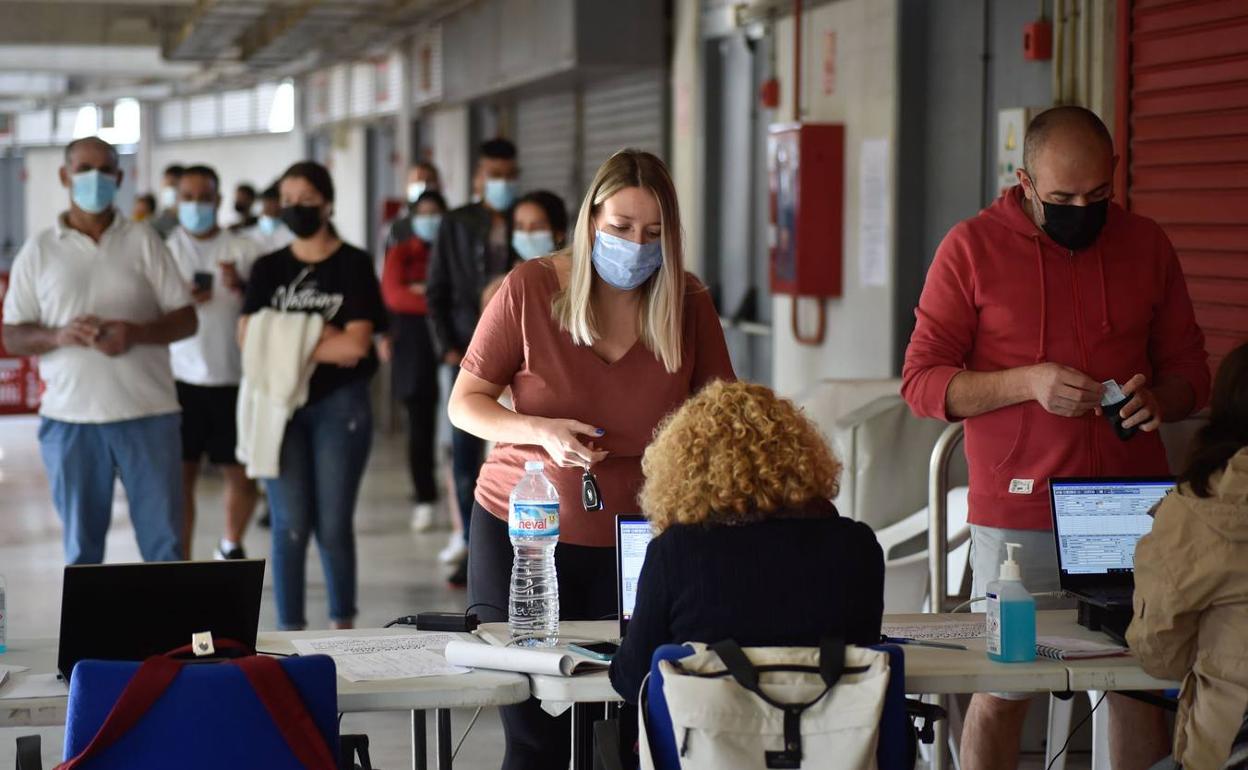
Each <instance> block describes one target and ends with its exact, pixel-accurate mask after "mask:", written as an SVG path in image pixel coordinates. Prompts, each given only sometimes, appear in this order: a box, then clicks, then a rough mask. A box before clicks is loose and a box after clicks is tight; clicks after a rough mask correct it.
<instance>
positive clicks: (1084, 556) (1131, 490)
mask: <svg viewBox="0 0 1248 770" xmlns="http://www.w3.org/2000/svg"><path fill="white" fill-rule="evenodd" d="M1049 486H1050V489H1051V493H1052V504H1053V528H1054V536H1055V537H1056V539H1057V555H1058V561H1059V563H1060V566H1061V569H1062V573H1063V574H1065V575H1129V574H1131V573H1132V571H1133V570H1134V569H1135V546H1136V544H1137V543H1138V542H1139V540H1140V538H1141V537H1143V536H1144V535H1146V534H1148V532H1149V530H1151V529H1152V528H1153V517H1152V516H1150V515H1149V511H1151V510H1152V508H1153V506H1154V505H1156V504H1157V503H1158V501H1160V500H1161V498H1163V497H1165V495H1166V493H1167V492H1169V491H1170V490H1171V489H1173V488H1174V480H1173V479H1168V478H1139V479H1126V478H1118V479H1053V481H1052V482H1051V484H1050V485H1049Z"/></svg>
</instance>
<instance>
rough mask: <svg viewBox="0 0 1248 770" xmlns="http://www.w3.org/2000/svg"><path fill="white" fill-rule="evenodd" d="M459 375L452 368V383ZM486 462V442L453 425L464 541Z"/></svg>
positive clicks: (453, 472) (453, 456)
mask: <svg viewBox="0 0 1248 770" xmlns="http://www.w3.org/2000/svg"><path fill="white" fill-rule="evenodd" d="M458 375H459V367H458V366H457V367H455V368H454V369H453V370H452V377H451V384H452V386H454V383H455V377H456V376H458ZM484 462H485V442H484V441H482V440H481V439H480V438H478V437H477V436H474V435H472V434H471V433H466V432H465V431H462V430H460V429H459V428H456V427H453V426H452V427H451V475H452V476H453V477H454V479H455V502H456V503H458V505H459V523H460V524H462V525H463V532H464V542H465V543H467V542H468V528H469V525H470V523H471V522H472V506H473V504H474V503H475V502H476V491H477V476H479V475H480V474H481V464H482V463H484Z"/></svg>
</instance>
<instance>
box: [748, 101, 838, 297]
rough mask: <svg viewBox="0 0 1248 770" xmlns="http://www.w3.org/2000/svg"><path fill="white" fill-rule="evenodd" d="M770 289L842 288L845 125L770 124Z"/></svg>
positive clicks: (802, 293)
mask: <svg viewBox="0 0 1248 770" xmlns="http://www.w3.org/2000/svg"><path fill="white" fill-rule="evenodd" d="M767 169H768V173H769V176H770V184H771V238H770V240H771V291H772V293H774V294H791V295H794V296H799V297H839V296H841V292H842V289H843V271H842V268H841V262H842V259H841V257H842V248H843V247H842V243H843V239H842V232H843V228H844V206H845V194H844V190H845V126H843V125H840V124H836V123H795V124H785V125H776V126H772V127H771V130H770V135H769V136H768V140H767Z"/></svg>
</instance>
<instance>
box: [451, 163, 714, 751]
mask: <svg viewBox="0 0 1248 770" xmlns="http://www.w3.org/2000/svg"><path fill="white" fill-rule="evenodd" d="M681 233H682V231H681V227H680V212H679V209H678V207H677V202H676V190H675V187H674V186H673V185H672V180H671V176H670V175H669V174H668V171H667V168H666V167H665V166H664V165H663V162H662V161H660V160H659V159H658V158H656V157H655V156H654V155H651V154H650V153H646V152H640V151H637V150H621V151H620V152H618V153H616V154H615V155H613V156H612V157H611V158H610V159H609V160H608V161H607V162H606V163H604V164H603V166H602V167H601V168H600V169H598V173H597V174H596V175H595V177H594V181H593V183H592V184H591V186H590V189H589V192H588V193H587V194H586V196H585V200H584V202H583V203H582V204H581V210H580V214H579V216H578V217H577V222H576V229H575V230H574V232H573V236H572V243H571V245H570V246H569V247H568V248H566V249H563V250H562V251H559V252H556V253H554V254H551V255H549V256H546V257H542V258H538V259H533V260H530V261H528V262H525V263H524V264H522V265H520V266H519V267H517V268H516V269H515V270H513V271H512V272H511V274H510V275H509V276H508V277H507V279H506V280H505V281H504V283H503V285H502V287H501V288H500V289H499V292H498V294H497V295H496V296H495V297H494V298H493V300H492V301H491V302H490V304H489V306H488V307H487V308H486V309H485V312H484V314H483V315H482V318H481V321H480V323H479V324H478V325H477V330H476V334H475V335H474V336H473V339H472V344H471V345H469V347H468V351H467V353H466V354H465V355H464V360H463V364H462V367H463V369H462V371H461V373H460V377H459V379H458V380H457V381H456V383H455V389H454V391H453V392H452V393H451V400H450V416H451V422H452V423H453V424H455V425H456V426H457V427H459V428H460V429H461V430H464V431H467V432H469V433H472V434H475V435H477V436H480V437H481V438H483V439H486V440H488V441H493V442H495V447H494V450H493V451H492V452H491V453H490V456H489V457H488V458H487V459H486V462H485V465H484V467H483V468H482V469H481V475H480V477H479V478H478V480H477V490H476V505H475V506H474V508H473V513H472V525H471V527H470V532H471V534H470V542H469V556H468V593H469V601H470V602H471V603H473V604H478V603H479V605H478V608H477V611H478V614H479V615H481V616H482V619H484V620H488V621H503V620H506V609H505V608H506V607H507V596H508V588H509V582H510V577H511V562H512V549H511V542H510V540H509V539H508V535H507V504H508V495H509V494H510V493H511V489H512V487H514V486H515V485H516V483H517V482H519V480H520V477H521V476H523V475H524V463H525V462H526V461H528V460H541V461H542V462H544V463H545V465H546V474H547V476H548V477H549V478H550V479H551V481H552V482H553V483H554V485H555V487H556V488H557V489H558V490H559V498H560V502H561V505H560V511H559V513H560V522H559V529H560V534H559V545H558V547H557V549H556V551H555V564H556V567H557V570H558V574H559V601H560V614H561V615H562V617H563V618H564V619H568V620H575V619H599V618H602V617H605V616H609V615H611V614H612V613H614V612H615V610H616V606H615V605H616V599H615V548H614V545H615V543H614V520H615V516H616V514H620V513H637V512H639V511H640V507H639V506H638V503H637V493H638V492H639V491H640V489H641V486H642V482H643V480H644V479H643V477H642V473H641V456H642V453H643V452H644V451H645V448H646V445H647V444H649V442H650V439H651V437H652V436H653V434H654V430H655V427H656V426H657V425H658V424H659V422H660V420H662V419H663V417H665V416H666V415H667V414H669V413H670V412H673V411H675V410H676V409H677V408H678V407H680V405H681V404H682V403H683V402H684V401H685V400H686V399H687V398H689V397H690V396H691V395H693V394H694V393H696V392H697V391H698V390H699V389H700V388H701V387H702V386H703V385H705V384H707V383H708V382H711V381H712V380H732V379H735V376H734V374H733V370H732V362H731V361H730V360H729V358H728V349H727V346H726V345H725V343H724V335H723V330H722V328H721V327H720V324H719V315H718V313H717V312H716V310H715V307H714V304H713V303H712V302H711V297H710V294H709V293H708V292H707V290H706V287H705V286H703V285H702V284H701V282H699V281H698V280H697V279H696V278H694V277H693V276H692V275H690V274H688V273H686V272H685V270H684V254H683V243H682V236H681ZM509 387H510V388H511V392H512V399H513V403H514V405H515V411H512V410H509V409H506V408H505V407H503V406H501V405H500V404H499V403H498V397H499V395H500V394H501V393H502V392H503V390H504V389H506V388H509ZM586 468H590V469H591V470H592V472H593V474H594V476H595V478H596V479H597V482H598V486H599V488H600V490H601V497H602V502H603V504H604V509H603V510H597V511H586V510H585V509H584V508H583V507H582V503H581V479H582V475H583V473H584V471H585V469H586ZM503 727H504V730H505V731H506V734H507V754H506V758H505V760H504V763H503V767H504V768H507V769H508V770H512V769H513V768H549V767H566V766H567V764H568V760H569V746H570V743H569V740H568V727H569V719H568V717H567V715H564V716H563V717H559V718H554V717H550V716H548V715H546V714H545V713H544V712H542V711H541V709H540V708H539V707H538V706H537V704H536V702H535V701H532V700H530V701H529V702H528V703H526V704H521V705H519V706H511V707H507V708H504V709H503Z"/></svg>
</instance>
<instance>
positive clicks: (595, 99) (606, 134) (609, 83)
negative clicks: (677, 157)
mask: <svg viewBox="0 0 1248 770" xmlns="http://www.w3.org/2000/svg"><path fill="white" fill-rule="evenodd" d="M666 86H667V76H666V73H665V72H664V71H663V70H646V71H642V72H636V73H629V74H627V75H618V76H614V77H609V78H604V79H602V80H597V81H591V82H590V83H589V84H588V85H587V86H586V87H585V91H584V117H583V121H584V122H583V130H584V132H585V133H584V137H585V146H584V153H583V155H582V156H581V168H582V172H581V176H582V180H581V181H582V184H583V185H584V186H585V187H588V186H589V183H590V182H591V181H593V178H594V172H596V171H597V170H598V167H599V166H601V165H602V164H603V161H605V160H606V159H607V158H609V157H611V155H612V154H613V153H615V152H616V151H617V150H621V149H623V148H625V147H632V148H635V149H638V150H648V151H650V152H653V153H654V154H656V155H658V156H659V157H661V158H662V157H664V155H665V153H664V149H665V146H666V143H665V141H664V137H665V136H666V126H667V123H666V121H665V120H664V115H665V101H664V98H665V97H664V95H665V92H666Z"/></svg>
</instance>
